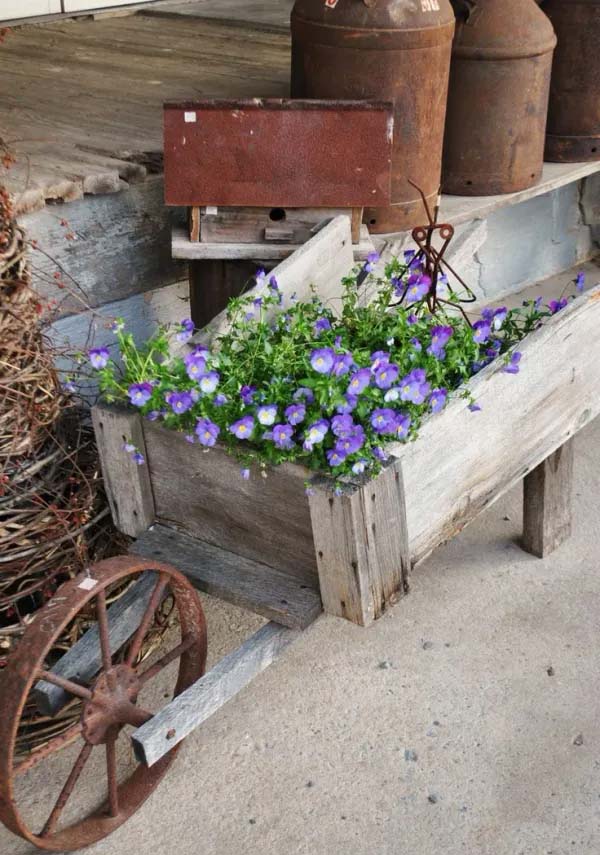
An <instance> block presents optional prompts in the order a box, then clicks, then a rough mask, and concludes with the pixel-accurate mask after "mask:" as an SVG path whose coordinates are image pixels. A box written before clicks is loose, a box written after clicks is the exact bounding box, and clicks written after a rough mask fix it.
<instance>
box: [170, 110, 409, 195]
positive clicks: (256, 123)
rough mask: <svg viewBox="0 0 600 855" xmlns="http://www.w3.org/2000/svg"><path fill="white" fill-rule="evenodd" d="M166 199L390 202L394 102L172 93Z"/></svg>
mask: <svg viewBox="0 0 600 855" xmlns="http://www.w3.org/2000/svg"><path fill="white" fill-rule="evenodd" d="M164 129H165V137H164V153H165V202H166V203H167V205H242V206H246V205H248V206H274V205H277V206H280V207H284V208H287V207H315V208H319V207H325V208H335V207H338V208H352V207H362V206H363V205H383V206H384V205H389V203H390V194H391V152H392V138H393V118H392V105H391V104H388V103H376V102H367V101H317V100H306V101H305V100H300V99H296V100H285V99H274V98H273V99H261V98H253V99H251V100H249V99H242V100H236V101H233V100H227V101H225V100H223V101H220V100H211V101H186V102H179V103H178V102H170V103H168V104H166V105H165V111H164Z"/></svg>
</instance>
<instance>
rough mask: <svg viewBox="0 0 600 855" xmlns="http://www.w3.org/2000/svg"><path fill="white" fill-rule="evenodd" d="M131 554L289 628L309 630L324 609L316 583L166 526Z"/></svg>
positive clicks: (149, 535)
mask: <svg viewBox="0 0 600 855" xmlns="http://www.w3.org/2000/svg"><path fill="white" fill-rule="evenodd" d="M131 552H133V553H135V554H136V555H142V556H144V557H145V558H150V559H152V558H157V559H160V560H161V561H168V562H169V564H173V566H174V567H176V568H177V569H178V570H180V571H181V572H182V573H185V575H186V576H187V577H188V579H189V580H190V581H191V582H192V584H193V585H195V586H196V587H197V588H198V589H199V590H201V591H205V592H206V593H208V594H212V595H213V596H215V597H219V598H220V599H222V600H226V601H227V602H229V603H233V604H234V605H236V606H241V607H242V608H246V609H249V610H250V611H253V612H256V613H257V614H259V615H262V616H263V617H266V618H269V619H270V620H274V621H277V622H278V623H280V624H282V625H283V626H288V627H292V628H294V629H303V628H304V627H306V626H308V625H309V624H311V623H312V622H313V621H314V620H315V618H316V617H317V616H318V615H319V614H320V613H321V611H322V606H321V597H320V596H319V591H318V584H317V582H316V581H315V582H313V584H312V585H308V584H306V583H305V582H303V581H302V580H301V579H296V578H294V577H292V576H289V575H287V574H285V573H280V572H278V571H277V570H275V569H274V568H273V567H267V565H266V564H262V563H259V562H256V561H252V560H250V559H248V558H244V557H242V556H241V555H236V554H235V553H233V552H229V551H227V550H225V549H220V548H219V547H217V546H213V545H211V544H210V543H205V542H203V541H200V540H198V539H197V538H194V537H189V536H187V535H185V534H182V533H181V532H178V531H175V530H174V529H170V528H167V527H166V526H161V525H154V526H152V528H151V529H150V530H149V531H147V532H145V533H144V534H142V535H141V536H140V537H139V538H138V539H137V540H136V541H135V542H134V543H133V544H132V546H131Z"/></svg>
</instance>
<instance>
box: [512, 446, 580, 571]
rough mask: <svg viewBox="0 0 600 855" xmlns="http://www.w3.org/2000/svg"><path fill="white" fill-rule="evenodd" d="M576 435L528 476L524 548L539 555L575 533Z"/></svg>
mask: <svg viewBox="0 0 600 855" xmlns="http://www.w3.org/2000/svg"><path fill="white" fill-rule="evenodd" d="M572 488H573V439H568V440H567V441H566V442H565V443H563V445H561V446H560V448H557V450H556V451H555V452H554V453H553V454H551V455H550V456H549V457H547V458H546V459H545V460H544V461H543V462H542V463H540V465H539V466H537V467H536V468H535V469H534V470H533V471H532V472H530V473H529V475H526V476H525V480H524V497H523V498H524V502H523V548H524V549H525V550H526V551H527V552H531V553H532V555H537V556H538V558H544V557H545V556H546V555H549V554H550V553H551V552H553V551H554V550H555V549H556V548H557V547H558V546H560V544H561V543H563V541H565V540H566V539H567V538H568V537H570V535H571V495H572Z"/></svg>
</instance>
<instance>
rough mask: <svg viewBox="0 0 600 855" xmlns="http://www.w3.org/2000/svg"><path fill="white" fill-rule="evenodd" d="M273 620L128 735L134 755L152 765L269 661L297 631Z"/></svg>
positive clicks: (239, 689)
mask: <svg viewBox="0 0 600 855" xmlns="http://www.w3.org/2000/svg"><path fill="white" fill-rule="evenodd" d="M299 634H300V633H299V631H298V630H293V629H288V628H286V627H282V626H279V624H276V623H268V624H266V626H263V627H261V629H259V630H258V632H256V633H255V634H254V635H253V636H251V638H249V639H248V640H247V641H246V642H244V644H242V646H241V647H238V649H237V650H234V651H233V653H229V654H228V655H227V656H225V657H223V659H221V661H220V662H218V663H217V664H216V665H215V667H214V668H212V670H210V671H209V672H208V673H207V674H205V675H204V677H201V678H200V679H199V680H197V681H196V682H195V683H194V684H193V685H192V686H190V687H189V688H188V689H186V690H185V691H184V692H182V693H181V694H180V695H178V696H177V697H176V698H174V699H173V700H172V701H171V703H170V704H168V706H166V707H164V709H162V710H161V711H160V712H159V713H158V714H157V715H155V716H153V717H152V718H151V719H150V721H148V722H146V724H144V725H142V727H139V728H138V729H137V730H135V731H134V732H133V733H132V735H131V741H132V744H133V749H134V751H135V754H136V757H137V758H138V760H139V761H140V762H143V763H146V765H147V766H152V765H153V764H154V763H156V762H157V761H158V760H160V758H161V757H164V755H165V754H166V753H167V752H168V751H170V750H171V748H173V746H175V745H177V743H179V742H181V740H182V739H185V737H186V736H188V734H190V733H191V732H192V731H193V730H195V729H196V728H197V727H199V725H201V724H202V722H204V721H206V719H208V718H210V716H211V715H213V714H214V713H216V712H217V710H219V709H221V707H222V706H223V705H224V704H226V703H227V701H229V700H231V698H233V697H235V695H237V694H238V692H240V691H241V690H242V689H243V688H244V687H245V686H247V685H248V683H250V681H251V680H253V679H254V677H256V676H257V675H258V674H260V673H261V672H262V671H264V670H265V669H266V668H267V667H268V666H269V665H271V664H272V663H273V662H274V661H275V660H276V659H277V658H278V657H279V656H280V655H281V653H282V652H283V651H284V650H285V648H286V647H288V645H289V644H291V643H292V642H293V641H295V639H296V638H297V637H298V635H299Z"/></svg>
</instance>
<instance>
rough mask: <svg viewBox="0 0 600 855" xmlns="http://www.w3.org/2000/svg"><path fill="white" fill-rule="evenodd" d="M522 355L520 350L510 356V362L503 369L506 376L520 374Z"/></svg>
mask: <svg viewBox="0 0 600 855" xmlns="http://www.w3.org/2000/svg"><path fill="white" fill-rule="evenodd" d="M522 355H523V354H522V353H520V352H519V351H518V350H515V351H513V353H511V355H510V361H509V362H508V363H507V364H506V365H505V366H504V368H503V369H502V370H503V371H504V373H505V374H518V373H519V363H520V361H521V357H522Z"/></svg>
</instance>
